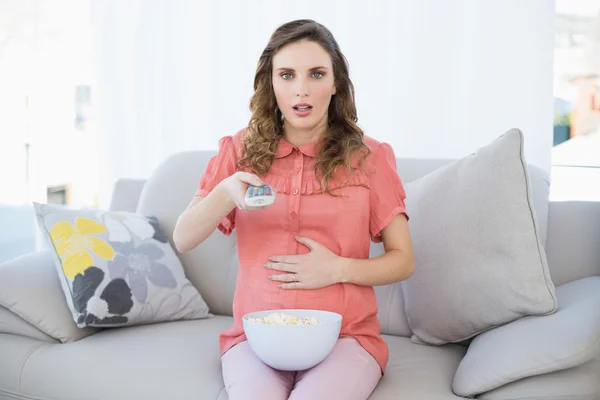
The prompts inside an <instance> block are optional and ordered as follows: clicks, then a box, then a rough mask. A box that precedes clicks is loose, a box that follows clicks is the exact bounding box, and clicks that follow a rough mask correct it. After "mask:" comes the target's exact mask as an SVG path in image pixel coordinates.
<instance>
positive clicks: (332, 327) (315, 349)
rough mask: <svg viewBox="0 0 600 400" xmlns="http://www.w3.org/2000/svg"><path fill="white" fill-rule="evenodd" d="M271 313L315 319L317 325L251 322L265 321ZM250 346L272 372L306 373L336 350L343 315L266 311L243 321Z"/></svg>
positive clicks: (296, 311)
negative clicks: (317, 322)
mask: <svg viewBox="0 0 600 400" xmlns="http://www.w3.org/2000/svg"><path fill="white" fill-rule="evenodd" d="M272 313H283V314H289V315H295V316H296V317H298V318H301V319H304V318H307V317H308V318H312V317H315V318H316V319H318V320H319V321H320V323H319V324H316V325H270V324H261V323H257V322H251V321H250V320H249V319H248V318H257V319H258V318H264V317H266V316H267V315H269V314H272ZM242 322H243V325H244V331H245V333H246V338H247V339H248V344H249V345H250V347H251V348H252V350H254V353H255V354H256V355H257V356H258V358H259V359H261V360H262V362H264V363H265V364H267V365H268V366H270V367H271V368H275V369H278V370H282V371H303V370H306V369H309V368H312V367H314V366H315V365H317V364H319V363H320V362H321V361H323V360H324V359H325V358H326V357H327V356H328V355H329V353H330V352H331V350H332V349H333V346H334V345H335V343H336V342H337V340H338V337H339V335H340V329H341V327H342V316H341V315H340V314H337V313H334V312H329V311H322V310H294V309H291V310H290V309H285V310H267V311H258V312H254V313H249V314H246V315H244V316H243V317H242Z"/></svg>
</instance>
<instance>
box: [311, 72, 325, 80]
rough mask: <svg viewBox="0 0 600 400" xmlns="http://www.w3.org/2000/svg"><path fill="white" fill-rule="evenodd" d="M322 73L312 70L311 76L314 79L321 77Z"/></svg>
mask: <svg viewBox="0 0 600 400" xmlns="http://www.w3.org/2000/svg"><path fill="white" fill-rule="evenodd" d="M324 75H325V74H323V73H322V72H313V74H312V75H311V76H312V77H313V78H316V79H321V78H322V77H323V76H324Z"/></svg>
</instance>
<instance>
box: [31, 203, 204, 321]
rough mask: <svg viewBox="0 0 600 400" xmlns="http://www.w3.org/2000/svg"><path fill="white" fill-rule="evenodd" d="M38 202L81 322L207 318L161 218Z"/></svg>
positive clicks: (63, 281) (68, 296)
mask: <svg viewBox="0 0 600 400" xmlns="http://www.w3.org/2000/svg"><path fill="white" fill-rule="evenodd" d="M34 206H35V211H36V214H37V217H38V222H39V225H40V228H41V230H42V234H43V236H44V237H45V238H46V240H47V242H48V243H49V245H50V247H51V249H52V253H53V254H54V257H55V260H56V261H55V266H56V271H57V272H58V276H59V279H60V282H61V285H62V288H63V292H64V295H65V299H66V301H67V305H68V306H69V309H70V310H71V313H72V315H73V320H74V321H75V322H76V324H77V326H78V327H81V328H83V327H87V326H101V327H115V326H127V325H137V324H144V323H155V322H162V321H170V320H179V319H196V318H206V317H208V316H209V313H208V306H207V305H206V303H205V302H204V300H203V299H202V296H200V294H199V293H198V291H197V289H196V288H195V287H194V286H193V285H192V284H191V283H190V281H189V280H188V279H187V278H186V276H185V273H184V270H183V267H182V265H181V262H180V261H179V258H177V255H176V253H175V251H174V250H173V248H172V246H171V244H170V242H169V241H168V239H167V238H166V236H165V235H164V234H163V233H162V231H161V229H160V228H159V226H158V222H157V221H156V218H154V217H147V216H143V215H139V214H134V213H130V212H115V211H112V212H111V211H108V212H105V211H101V210H96V209H88V210H72V209H63V208H58V207H54V206H49V205H45V204H38V203H34Z"/></svg>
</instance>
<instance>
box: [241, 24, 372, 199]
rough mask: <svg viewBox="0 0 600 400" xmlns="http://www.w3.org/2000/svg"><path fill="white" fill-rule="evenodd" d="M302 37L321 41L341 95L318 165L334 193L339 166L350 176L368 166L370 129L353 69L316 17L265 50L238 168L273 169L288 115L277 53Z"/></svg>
mask: <svg viewBox="0 0 600 400" xmlns="http://www.w3.org/2000/svg"><path fill="white" fill-rule="evenodd" d="M300 40H309V41H313V42H316V43H318V44H320V45H321V46H322V47H323V48H324V49H325V50H326V51H327V53H329V56H330V57H331V60H332V65H333V75H334V82H335V88H336V94H335V95H334V96H333V97H332V98H331V102H330V104H329V110H328V128H327V130H326V132H325V135H324V136H323V138H322V140H321V141H320V143H319V146H318V147H317V153H316V165H315V173H316V175H317V177H318V179H319V180H320V184H321V190H322V192H327V193H329V194H332V193H331V190H330V183H331V180H332V179H333V178H334V177H335V176H336V173H337V171H338V169H339V168H340V167H344V168H345V169H346V171H347V172H348V175H347V176H348V178H349V177H351V175H352V174H353V173H354V172H355V171H356V170H357V169H359V168H362V162H363V161H364V159H365V157H366V156H367V155H368V154H369V148H368V147H367V146H366V145H365V144H364V142H363V137H364V132H363V131H362V129H360V128H359V127H358V125H357V124H356V123H357V121H358V119H357V115H356V105H355V102H354V85H353V84H352V81H351V80H350V76H349V73H348V61H347V59H346V57H345V56H344V55H343V54H342V52H341V50H340V47H339V45H338V43H337V41H336V40H335V39H334V37H333V35H332V34H331V32H330V31H329V30H328V29H327V28H325V27H324V26H323V25H321V24H319V23H317V22H315V21H313V20H307V19H302V20H296V21H292V22H288V23H286V24H284V25H282V26H280V27H279V28H277V30H275V32H274V33H273V34H272V35H271V38H270V39H269V43H268V44H267V46H266V48H265V49H264V51H263V52H262V54H261V56H260V58H259V61H258V66H257V69H256V75H255V77H254V95H253V96H252V99H251V100H250V111H251V112H252V116H251V118H250V122H249V124H248V129H247V131H246V134H245V135H244V138H243V155H242V157H241V158H240V160H239V161H238V168H240V169H242V168H249V169H251V170H252V171H253V172H254V173H255V174H257V175H263V174H266V173H267V172H269V169H270V167H271V164H272V162H273V159H274V158H275V155H276V151H277V143H278V142H279V140H278V139H279V138H281V137H283V123H282V114H281V111H279V109H278V108H277V102H276V99H275V92H274V90H273V83H272V65H273V56H274V55H275V54H276V53H277V51H278V50H279V49H281V48H282V47H284V46H286V45H288V44H290V43H294V42H298V41H300ZM357 155H358V157H357V158H355V157H356V156H357Z"/></svg>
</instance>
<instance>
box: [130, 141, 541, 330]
mask: <svg viewBox="0 0 600 400" xmlns="http://www.w3.org/2000/svg"><path fill="white" fill-rule="evenodd" d="M214 154H215V152H212V151H189V152H182V153H178V154H175V155H173V156H171V157H170V158H169V159H167V160H166V161H165V162H163V164H162V165H160V166H159V167H158V168H157V169H156V170H155V171H154V173H153V174H152V176H151V177H150V178H149V179H148V181H147V182H146V184H145V185H144V188H143V190H142V193H141V195H140V201H139V204H138V207H137V212H139V213H142V214H144V215H154V216H156V217H157V218H158V221H159V223H160V226H161V228H162V229H163V230H164V231H165V233H166V234H167V235H168V236H169V237H172V234H173V230H174V228H175V224H176V223H177V219H178V217H179V215H180V214H181V213H182V212H183V210H185V208H186V207H187V205H188V204H189V202H190V201H191V199H192V197H193V195H194V193H195V191H196V189H197V187H198V184H199V182H200V178H201V176H202V173H203V171H204V169H205V168H206V165H207V163H208V161H209V160H210V157H212V156H213V155H214ZM449 162H451V160H425V159H399V160H397V167H398V173H399V175H400V177H401V178H402V180H403V182H404V183H405V184H406V183H409V182H411V181H413V180H415V179H418V178H419V177H422V176H424V175H426V174H427V173H429V172H431V171H433V170H435V169H437V168H439V167H441V166H442V165H445V164H447V163H449ZM530 177H531V186H532V193H533V199H534V207H535V212H536V214H537V220H538V224H539V228H540V233H541V234H542V241H545V238H546V226H547V210H548V208H547V207H548V206H547V201H548V193H549V180H548V177H547V175H546V174H545V172H544V171H542V170H540V169H539V168H535V167H530ZM382 252H383V246H382V245H381V244H377V245H376V244H372V245H371V255H372V256H375V255H378V254H381V253H382ZM180 258H181V261H182V264H183V266H184V268H185V271H186V274H187V276H188V278H189V279H190V281H191V282H192V283H193V284H194V285H195V286H196V288H197V289H198V290H199V291H200V293H201V294H202V296H203V298H204V299H205V300H206V302H207V304H208V306H209V307H210V310H211V312H212V313H215V314H219V315H232V302H233V294H234V290H235V283H236V277H237V270H238V263H237V251H236V242H235V231H234V233H233V234H232V235H231V236H229V237H226V236H224V235H223V234H221V233H220V232H218V231H215V233H213V234H212V235H211V236H210V237H209V238H208V239H207V240H206V241H205V242H204V243H202V244H201V245H200V246H198V247H197V248H196V249H194V250H192V251H189V252H187V253H185V254H181V255H180ZM376 292H377V301H378V305H379V317H380V321H381V323H382V332H383V333H387V334H395V335H399V336H410V334H411V331H410V328H409V326H408V323H407V321H406V317H405V314H404V312H403V310H404V300H403V296H402V285H401V284H395V285H386V286H380V287H377V288H376Z"/></svg>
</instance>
